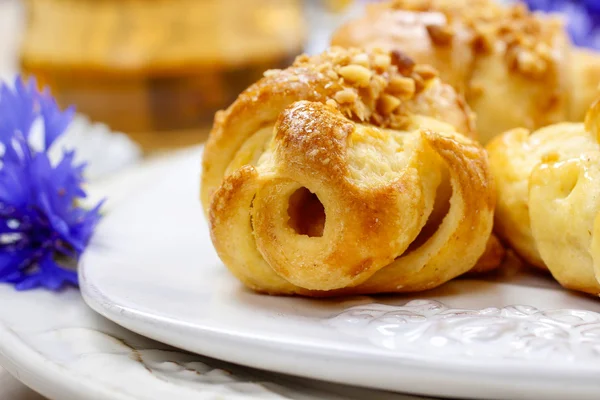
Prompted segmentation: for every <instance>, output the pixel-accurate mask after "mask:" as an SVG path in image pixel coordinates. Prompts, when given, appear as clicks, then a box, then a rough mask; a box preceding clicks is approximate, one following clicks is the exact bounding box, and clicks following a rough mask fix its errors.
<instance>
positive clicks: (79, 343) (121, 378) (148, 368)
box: [0, 151, 414, 400]
mask: <svg viewBox="0 0 600 400" xmlns="http://www.w3.org/2000/svg"><path fill="white" fill-rule="evenodd" d="M197 157H198V152H197V151H195V152H194V153H193V158H194V159H197ZM170 163H171V161H170V158H166V159H160V160H157V161H155V162H152V163H150V164H149V165H144V166H141V167H139V168H134V169H131V170H128V171H127V172H125V173H122V174H120V177H119V178H118V179H116V180H109V181H107V182H103V183H102V184H95V185H92V187H91V188H90V189H91V190H92V193H91V195H92V197H93V198H98V197H101V194H102V193H103V194H104V195H107V196H110V201H109V202H108V203H107V212H109V213H110V209H111V208H112V207H120V206H119V203H120V202H121V201H122V200H123V196H127V193H128V192H130V191H136V190H138V188H139V187H143V186H144V185H147V184H148V183H149V182H152V180H153V179H154V178H155V177H156V174H157V173H158V174H160V171H162V170H163V168H164V166H165V165H169V164H170ZM0 365H2V366H3V367H5V368H6V369H8V370H9V372H10V373H11V374H12V375H13V376H15V377H16V378H17V379H19V380H21V381H23V382H24V383H25V384H26V385H28V386H30V387H31V388H33V389H34V390H36V391H37V392H39V393H41V394H43V395H44V396H45V397H48V398H50V399H53V400H107V399H110V400H165V399H177V400H192V399H193V400H203V399H228V400H229V399H233V400H242V399H281V400H283V399H298V400H316V399H330V400H343V399H366V398H377V399H383V400H408V399H411V398H414V397H409V396H403V395H396V394H391V393H387V392H380V391H374V390H368V389H358V388H355V387H349V386H342V385H335V384H329V383H323V382H318V381H313V380H308V379H302V378H294V377H291V376H286V375H282V374H274V373H268V372H263V371H259V370H255V369H250V368H245V367H240V366H235V365H231V364H228V363H225V362H222V361H216V360H214V359H209V358H207V357H203V356H199V355H194V354H190V353H185V352H181V351H178V350H176V349H174V348H172V347H169V346H167V345H164V344H161V343H157V342H154V341H152V340H150V339H147V338H144V337H141V336H139V335H136V334H134V333H132V332H130V331H127V330H125V329H123V328H121V327H120V326H118V325H116V324H114V323H112V322H110V321H109V320H107V319H105V318H103V317H101V316H100V315H98V314H97V313H95V312H94V311H92V310H91V309H90V308H89V307H88V306H87V305H86V304H85V303H84V302H83V300H82V298H81V295H80V294H79V292H78V291H77V290H75V289H70V290H66V291H64V292H62V293H51V292H46V291H41V290H40V291H32V292H17V291H15V290H14V289H13V288H12V287H10V286H8V285H0ZM23 395H26V398H27V399H30V398H31V399H33V398H35V399H41V397H39V396H36V395H34V394H32V393H26V391H25V390H24V389H22V388H21V387H19V386H18V385H17V384H16V383H15V382H14V381H11V380H9V379H8V377H6V376H5V375H4V373H3V371H2V368H0V399H6V400H8V399H10V400H14V399H17V398H18V399H21V398H23Z"/></svg>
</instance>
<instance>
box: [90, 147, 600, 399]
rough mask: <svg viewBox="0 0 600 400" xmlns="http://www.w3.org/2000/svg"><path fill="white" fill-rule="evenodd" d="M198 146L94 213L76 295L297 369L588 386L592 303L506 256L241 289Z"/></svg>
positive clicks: (540, 387) (121, 314)
mask: <svg viewBox="0 0 600 400" xmlns="http://www.w3.org/2000/svg"><path fill="white" fill-rule="evenodd" d="M199 174H200V171H199V156H198V155H197V154H192V155H186V156H182V157H180V158H178V159H175V160H173V161H172V162H171V163H169V164H168V165H165V166H164V168H162V169H161V170H160V171H159V172H157V173H156V176H155V177H154V179H152V180H151V184H149V185H147V186H146V187H145V188H143V189H141V190H139V191H138V192H137V193H136V194H135V195H134V196H131V198H129V199H127V201H125V202H123V203H122V204H121V205H120V206H119V207H116V208H115V209H114V210H113V211H112V212H111V213H110V214H109V215H107V217H106V218H105V220H104V221H103V222H102V223H101V225H100V226H99V228H98V231H97V234H96V236H95V237H94V240H93V243H92V245H91V246H90V248H89V250H88V251H87V252H86V254H85V255H84V257H83V259H82V263H81V268H80V278H81V282H82V291H83V295H84V298H85V300H86V301H87V302H88V304H89V305H90V306H92V308H94V309H95V310H97V311H98V312H99V313H101V314H102V315H104V316H106V317H107V318H109V319H112V320H113V321H115V322H117V323H118V324H121V325H123V326H124V327H126V328H129V329H131V330H133V331H135V332H138V333H141V334H143V335H146V336H148V337H151V338H153V339H156V340H159V341H162V342H165V343H168V344H171V345H174V346H176V347H180V348H183V349H186V350H189V351H192V352H197V353H200V354H204V355H208V356H211V357H215V358H219V359H223V360H226V361H231V362H236V363H239V364H243V365H248V366H252V367H257V368H263V369H267V370H272V371H279V372H285V373H289V374H294V375H298V376H303V377H310V378H317V379H322V380H328V381H333V382H340V383H350V384H356V385H361V386H367V387H372V388H379V389H387V390H395V391H402V392H410V393H416V394H426V395H434V396H435V395H437V396H456V397H462V398H464V397H469V398H478V399H482V398H489V399H496V398H512V399H514V398H540V397H543V398H546V399H562V398H565V396H568V397H577V398H590V399H592V398H597V393H599V392H600V380H599V379H598V378H597V377H598V376H600V375H599V374H600V362H599V355H600V314H598V312H600V302H599V301H598V300H596V299H593V298H590V297H585V296H580V295H578V294H574V293H570V292H567V291H565V290H562V289H560V288H559V287H558V286H557V285H556V284H555V283H554V282H552V281H551V280H550V279H549V278H547V277H544V276H536V275H531V274H526V273H525V274H524V273H522V272H515V271H514V269H513V267H514V265H513V263H509V265H507V266H506V268H505V269H504V271H503V273H502V274H499V276H497V277H495V278H493V279H492V278H488V280H477V279H462V280H456V281H453V282H450V283H449V284H447V285H444V286H443V287H441V288H439V289H436V290H433V291H430V292H427V293H421V294H419V295H418V296H412V297H410V296H379V297H368V296H361V297H353V298H345V299H335V300H309V299H301V298H289V297H288V298H283V297H280V298H278V297H269V296H262V295H257V294H254V293H251V292H250V291H247V290H245V289H244V288H243V287H242V286H241V285H240V284H239V283H238V282H237V281H236V280H235V279H234V278H233V277H231V276H230V274H229V273H228V272H227V270H226V269H225V268H224V267H223V265H222V264H221V262H220V261H219V259H218V258H217V256H216V254H215V252H214V250H213V248H212V245H211V243H210V239H209V234H208V231H207V228H206V223H205V221H204V218H203V215H202V211H201V208H200V205H199V203H198V200H197V197H198V195H197V193H198V182H199Z"/></svg>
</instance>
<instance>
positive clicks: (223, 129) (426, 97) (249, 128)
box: [202, 47, 476, 211]
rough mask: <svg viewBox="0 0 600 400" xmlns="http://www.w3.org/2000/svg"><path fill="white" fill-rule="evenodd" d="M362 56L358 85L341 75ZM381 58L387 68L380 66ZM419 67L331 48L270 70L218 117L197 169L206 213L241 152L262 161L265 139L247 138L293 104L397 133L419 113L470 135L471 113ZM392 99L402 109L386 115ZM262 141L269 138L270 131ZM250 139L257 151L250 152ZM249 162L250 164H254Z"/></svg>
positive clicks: (393, 56) (395, 56)
mask: <svg viewBox="0 0 600 400" xmlns="http://www.w3.org/2000/svg"><path fill="white" fill-rule="evenodd" d="M365 57H366V58H367V62H368V65H369V68H368V71H369V72H370V73H371V78H370V80H369V86H367V87H360V86H358V85H357V84H356V83H355V82H350V81H347V80H346V79H345V78H343V77H342V76H341V75H340V69H341V68H344V67H347V66H349V65H358V64H357V62H360V63H361V64H363V63H364V60H360V59H361V58H363V59H364V58H365ZM386 58H387V60H388V65H386V62H385V61H381V60H382V59H383V60H385V59H386ZM357 59H359V60H358V61H357ZM415 67H417V68H415ZM418 67H419V66H418V65H417V66H415V64H414V62H413V61H412V60H411V59H410V58H408V57H405V56H404V55H403V54H402V53H398V52H386V51H381V50H373V51H369V52H364V51H362V50H357V49H348V50H346V49H342V48H336V47H333V48H331V49H329V50H328V51H326V52H325V53H323V54H320V55H318V56H314V57H308V56H300V57H298V58H297V59H296V61H295V62H294V64H293V65H292V66H291V67H289V68H287V69H285V70H272V71H267V73H265V77H264V78H263V79H261V80H260V81H258V82H257V83H256V84H254V85H252V86H250V87H249V88H248V89H247V90H245V91H244V92H243V93H242V94H240V95H239V97H238V98H237V100H236V101H235V102H234V103H233V104H232V105H231V106H230V107H229V108H228V109H227V110H225V111H219V112H218V113H217V114H216V115H215V122H214V125H213V129H212V131H211V133H210V136H209V139H208V142H207V144H206V151H205V156H204V159H203V164H202V166H203V176H202V204H203V205H204V209H205V211H208V205H209V199H210V196H211V194H212V193H213V192H214V190H216V188H217V187H218V186H219V185H220V183H221V180H222V179H223V177H224V175H225V173H226V171H227V168H228V166H229V165H230V163H231V162H232V160H234V159H235V158H238V157H239V156H241V154H239V153H240V152H243V153H244V154H245V155H246V157H251V154H250V153H252V154H253V155H254V156H258V155H260V154H261V153H262V151H263V150H264V145H265V144H266V143H267V142H268V140H257V139H254V140H253V139H252V137H253V136H254V135H256V134H257V132H262V133H263V134H264V132H265V130H266V131H272V126H273V124H274V123H275V120H276V119H277V118H278V117H279V114H280V113H281V111H283V109H284V108H286V107H287V106H289V105H290V104H292V103H294V102H296V101H298V100H308V101H314V102H320V103H328V104H332V105H334V106H335V107H337V108H339V109H340V110H341V111H342V112H343V113H344V114H345V115H346V116H348V117H349V118H351V119H352V120H353V121H360V122H372V123H375V124H377V125H378V126H381V127H389V128H402V127H403V125H404V124H405V123H406V116H407V115H408V114H411V113H417V114H419V113H422V114H425V115H429V116H431V117H433V118H436V119H439V120H441V121H444V122H447V123H449V124H451V125H453V126H454V127H455V128H456V130H457V131H459V132H461V133H463V134H465V135H466V136H469V137H475V136H476V133H475V132H476V131H475V126H474V114H473V113H472V112H471V110H470V109H469V107H468V106H467V105H466V103H465V102H464V100H463V99H462V97H461V96H459V95H457V94H456V92H455V91H454V90H452V88H451V87H450V86H448V85H446V84H444V83H442V82H441V81H440V79H439V78H437V77H436V76H432V74H431V71H430V70H428V71H426V72H425V73H423V75H422V74H421V73H420V68H418ZM421 70H422V68H421ZM399 82H404V83H406V82H412V83H413V85H414V87H415V90H414V91H413V92H412V93H411V92H410V89H401V87H402V83H399ZM415 82H418V84H417V83H415ZM409 85H410V84H409ZM407 91H408V92H407ZM347 95H350V96H352V95H353V100H352V101H348V100H347ZM340 96H341V97H342V98H341V99H340ZM389 98H393V99H397V100H398V101H399V105H398V107H397V108H396V109H394V110H391V111H387V112H386V110H385V108H384V107H381V106H382V105H384V104H385V103H384V101H383V99H389ZM408 100H410V101H408ZM382 108H383V109H382ZM262 128H265V129H262ZM261 129H262V130H261ZM232 132H235V134H232ZM266 136H267V139H268V132H267V134H266ZM261 137H262V136H261ZM263 139H264V138H263ZM248 141H250V142H252V143H254V146H249V145H248ZM245 144H246V147H244V145H245ZM260 146H263V147H262V148H260ZM247 161H248V162H249V163H252V162H256V161H257V159H255V158H253V159H251V160H250V159H249V160H247Z"/></svg>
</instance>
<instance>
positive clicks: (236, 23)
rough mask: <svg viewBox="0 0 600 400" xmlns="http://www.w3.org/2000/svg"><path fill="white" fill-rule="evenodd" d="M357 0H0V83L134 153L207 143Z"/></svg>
mask: <svg viewBox="0 0 600 400" xmlns="http://www.w3.org/2000/svg"><path fill="white" fill-rule="evenodd" d="M363 4H364V1H351V0H309V1H305V0H241V1H240V0H0V78H2V79H4V80H6V79H12V77H13V76H15V75H16V74H17V73H18V72H22V73H23V74H25V75H34V76H36V78H37V80H38V82H39V84H40V85H47V86H49V87H50V88H51V91H52V93H53V94H54V96H55V97H56V98H57V100H58V102H59V103H60V104H61V105H63V106H67V105H70V104H74V105H76V107H77V110H78V112H80V113H82V114H85V115H86V116H88V117H89V119H90V120H91V121H94V122H102V123H105V124H106V125H107V126H108V127H109V128H110V129H111V130H113V131H121V132H126V133H127V136H128V137H129V138H130V139H132V140H133V142H134V143H136V144H137V145H139V146H140V147H141V148H142V149H143V150H144V151H146V152H147V151H152V150H156V149H169V148H177V147H182V146H186V145H192V144H196V143H199V142H201V141H202V140H204V139H206V136H207V132H208V130H209V129H210V125H211V123H212V118H213V114H214V112H215V111H216V110H218V109H220V108H224V107H227V106H228V105H229V104H230V103H231V102H232V101H233V100H234V99H235V98H236V97H237V95H238V94H239V93H240V92H241V91H242V90H243V89H245V88H246V87H247V86H248V85H249V84H251V83H253V82H254V81H256V80H257V79H259V78H260V77H261V76H262V73H263V71H265V70H266V69H270V68H280V67H285V66H287V65H289V64H290V63H291V61H292V60H293V59H294V57H295V56H296V55H298V54H300V53H302V52H309V53H315V52H319V51H321V50H323V49H324V48H325V47H326V45H327V41H328V36H329V34H330V33H331V31H333V30H334V29H335V27H336V26H338V25H339V24H340V23H341V22H342V21H344V20H345V19H346V18H350V17H352V16H353V15H355V14H357V13H359V12H360V9H361V8H362V6H363Z"/></svg>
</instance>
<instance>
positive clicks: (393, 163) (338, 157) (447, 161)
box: [202, 48, 495, 296]
mask: <svg viewBox="0 0 600 400" xmlns="http://www.w3.org/2000/svg"><path fill="white" fill-rule="evenodd" d="M408 82H412V83H408ZM340 93H341V94H340ZM457 129H459V130H463V131H465V132H467V133H471V134H472V131H471V129H472V126H471V114H470V112H469V111H468V107H466V106H465V105H464V103H462V102H461V101H460V96H457V95H456V94H455V93H454V92H453V91H452V89H451V88H450V87H448V86H446V85H443V84H442V83H441V82H440V80H439V78H437V77H436V74H435V72H434V71H433V70H432V69H431V68H428V67H424V66H420V65H414V63H412V61H411V60H410V59H408V58H406V57H404V56H403V55H402V54H399V53H395V54H390V53H388V52H384V51H370V52H362V51H358V50H342V49H336V48H334V49H331V50H329V51H328V52H326V53H324V54H322V55H319V56H316V57H306V56H303V57H300V58H298V59H297V60H296V62H295V63H294V65H293V66H292V67H290V68H289V69H287V70H284V71H270V72H268V73H267V74H266V76H265V78H264V79H263V80H261V81H260V82H258V83H257V84H256V85H254V86H252V87H251V88H249V89H248V90H247V91H245V92H244V93H242V94H241V95H240V97H239V98H238V100H237V101H236V102H235V103H234V104H233V105H232V106H231V107H230V108H229V109H228V110H226V111H224V112H221V113H220V114H219V115H218V116H217V117H216V119H215V126H214V129H213V132H212V134H211V135H212V136H211V138H210V140H209V143H208V145H207V147H206V150H205V154H204V160H203V165H204V175H203V181H202V196H203V203H204V205H205V207H206V210H207V214H208V216H209V221H210V228H211V237H212V240H213V243H214V245H215V248H216V249H217V252H218V254H219V256H220V257H221V259H222V260H223V262H224V263H225V265H226V266H227V267H228V268H229V269H230V270H231V271H232V272H233V273H234V274H235V275H236V276H237V277H238V278H239V279H240V280H241V281H242V282H243V283H244V284H246V285H247V286H248V287H250V288H252V289H254V290H257V291H261V292H266V293H271V294H302V295H307V296H332V295H339V294H351V293H377V292H410V291H417V290H424V289H428V288H432V287H435V286H437V285H439V284H442V283H444V282H446V281H447V280H449V279H452V278H453V277H455V276H458V275H460V274H462V273H464V272H466V271H468V270H469V269H471V268H472V267H473V266H474V265H475V264H476V263H477V260H478V259H479V257H480V256H481V255H482V254H483V253H484V251H485V250H486V245H487V243H488V238H489V237H490V233H491V228H492V222H493V210H494V207H495V195H494V184H493V180H492V177H491V174H490V171H489V168H488V162H487V156H486V153H485V151H484V150H483V149H482V148H481V147H480V146H479V145H478V144H476V142H474V141H473V140H471V139H469V138H467V137H465V136H463V135H461V134H459V133H457ZM488 253H489V252H488ZM488 253H486V254H488ZM490 260H491V258H489V257H488V256H486V261H487V262H488V264H490Z"/></svg>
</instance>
